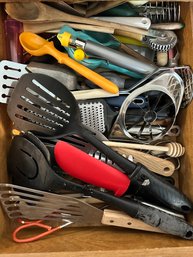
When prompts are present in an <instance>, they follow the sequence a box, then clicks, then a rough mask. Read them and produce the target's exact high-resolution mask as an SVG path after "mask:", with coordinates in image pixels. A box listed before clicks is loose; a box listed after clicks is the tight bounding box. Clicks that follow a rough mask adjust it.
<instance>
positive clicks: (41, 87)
mask: <svg viewBox="0 0 193 257" xmlns="http://www.w3.org/2000/svg"><path fill="white" fill-rule="evenodd" d="M7 112H8V114H9V116H10V118H11V120H12V121H13V122H14V123H15V127H17V128H18V129H20V130H22V131H32V132H35V133H36V135H39V136H44V135H46V136H47V137H48V136H50V137H55V136H57V137H60V136H62V135H64V134H65V133H66V130H68V131H73V128H75V127H76V124H77V122H78V123H79V122H80V114H79V108H78V105H77V102H76V99H75V98H74V96H73V95H72V94H71V93H70V91H69V90H68V89H67V88H65V87H64V85H63V84H61V83H60V82H59V81H57V80H56V79H53V78H51V77H49V76H47V75H43V74H36V73H33V74H32V73H31V74H30V73H29V74H25V75H23V76H22V77H21V78H20V79H19V81H18V84H17V86H16V88H15V90H14V92H13V93H12V95H11V97H10V100H9V103H8V106H7ZM74 122H75V123H74Z"/></svg>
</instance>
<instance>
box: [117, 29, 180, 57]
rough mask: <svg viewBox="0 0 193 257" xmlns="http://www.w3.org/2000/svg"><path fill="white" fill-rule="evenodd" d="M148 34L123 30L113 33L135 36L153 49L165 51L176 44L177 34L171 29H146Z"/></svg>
mask: <svg viewBox="0 0 193 257" xmlns="http://www.w3.org/2000/svg"><path fill="white" fill-rule="evenodd" d="M148 33H149V35H147V36H144V35H141V34H135V33H131V32H127V31H123V30H121V29H120V30H116V31H115V35H118V36H126V37H131V38H135V39H137V40H139V41H142V42H143V43H145V44H147V45H148V46H149V47H151V49H153V50H154V51H162V52H167V51H169V49H171V48H173V47H174V46H175V45H176V44H177V36H176V34H175V33H174V32H173V31H171V30H164V31H163V30H156V29H150V30H148Z"/></svg>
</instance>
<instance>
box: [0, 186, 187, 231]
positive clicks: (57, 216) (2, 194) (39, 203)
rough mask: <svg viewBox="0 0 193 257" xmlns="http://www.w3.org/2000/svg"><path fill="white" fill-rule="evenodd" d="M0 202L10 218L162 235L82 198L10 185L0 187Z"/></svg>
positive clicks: (153, 228) (151, 228) (145, 225)
mask: <svg viewBox="0 0 193 257" xmlns="http://www.w3.org/2000/svg"><path fill="white" fill-rule="evenodd" d="M0 201H1V203H2V206H3V208H4V210H5V212H6V213H7V215H8V217H9V218H10V219H18V218H21V219H30V220H38V219H41V220H49V221H62V220H70V221H71V222H72V223H70V224H69V225H70V226H71V227H84V226H103V225H111V226H112V225H113V226H119V227H126V228H133V229H139V230H146V231H152V232H158V233H164V232H163V231H161V230H160V229H159V228H155V227H152V226H150V225H148V224H145V223H143V222H141V221H139V220H136V219H134V218H131V217H130V216H128V215H127V214H124V213H123V212H119V211H114V210H110V209H105V210H104V211H103V210H101V209H98V208H96V207H94V206H92V205H90V204H88V203H86V202H85V201H84V198H81V199H77V198H72V197H69V196H66V195H56V194H52V193H47V192H43V191H40V190H35V189H30V188H26V187H21V186H17V185H13V184H0ZM43 206H44V207H43ZM182 218H183V216H182ZM112 221H113V222H112Z"/></svg>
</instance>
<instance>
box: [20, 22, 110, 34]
mask: <svg viewBox="0 0 193 257" xmlns="http://www.w3.org/2000/svg"><path fill="white" fill-rule="evenodd" d="M63 26H70V27H71V28H74V29H80V30H89V31H96V32H103V33H109V34H113V33H114V29H113V28H107V27H101V26H94V25H87V24H78V23H71V22H52V23H50V22H44V23H42V22H40V23H23V30H24V31H30V32H33V33H42V32H46V31H54V32H53V33H58V32H59V30H60V28H61V27H63Z"/></svg>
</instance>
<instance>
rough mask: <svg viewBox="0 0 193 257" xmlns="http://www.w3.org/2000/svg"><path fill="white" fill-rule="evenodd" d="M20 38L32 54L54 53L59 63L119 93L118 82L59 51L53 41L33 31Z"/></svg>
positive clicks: (104, 87) (105, 88) (22, 34)
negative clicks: (115, 82)
mask: <svg viewBox="0 0 193 257" xmlns="http://www.w3.org/2000/svg"><path fill="white" fill-rule="evenodd" d="M19 40H20V43H21V45H22V47H23V48H24V49H25V50H26V51H27V52H28V53H30V54H31V55H34V56H42V55H44V54H49V55H52V56H53V57H54V58H56V59H57V60H58V62H59V63H61V64H65V65H67V66H69V67H70V68H72V69H73V70H75V71H76V72H78V73H79V74H81V75H82V76H84V77H85V78H87V79H89V80H90V81H92V82H94V83H95V84H96V85H98V86H99V87H101V88H103V89H104V90H106V91H108V92H110V93H113V94H116V93H118V91H119V88H118V86H117V85H116V84H114V83H113V82H111V81H110V80H108V79H106V78H104V77H103V76H101V75H99V74H98V73H96V72H94V71H92V70H90V69H89V68H87V67H85V66H84V65H82V64H80V63H78V62H76V61H75V60H73V59H71V58H70V57H69V56H68V55H67V54H65V53H62V52H60V51H58V50H57V49H56V48H55V47H54V44H53V42H48V41H47V40H45V39H44V38H42V37H40V36H38V35H36V34H34V33H31V32H23V33H21V34H20V37H19Z"/></svg>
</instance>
